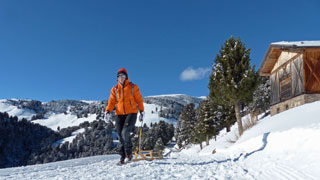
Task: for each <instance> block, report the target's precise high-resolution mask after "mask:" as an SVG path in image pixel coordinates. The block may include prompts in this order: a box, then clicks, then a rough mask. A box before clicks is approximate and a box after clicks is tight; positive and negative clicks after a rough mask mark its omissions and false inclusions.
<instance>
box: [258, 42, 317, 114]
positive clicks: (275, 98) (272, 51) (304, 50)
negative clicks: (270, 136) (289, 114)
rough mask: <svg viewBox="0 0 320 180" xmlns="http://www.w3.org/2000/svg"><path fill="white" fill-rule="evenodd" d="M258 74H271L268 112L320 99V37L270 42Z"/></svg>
mask: <svg viewBox="0 0 320 180" xmlns="http://www.w3.org/2000/svg"><path fill="white" fill-rule="evenodd" d="M259 74H260V76H270V80H271V108H270V111H271V115H274V114H277V113H279V112H282V111H285V110H287V109H290V108H293V107H296V106H299V105H302V104H305V103H310V102H314V101H317V100H320V41H299V42H277V43H271V44H270V46H269V49H268V51H267V53H266V55H265V57H264V59H263V61H262V64H261V66H260V69H259Z"/></svg>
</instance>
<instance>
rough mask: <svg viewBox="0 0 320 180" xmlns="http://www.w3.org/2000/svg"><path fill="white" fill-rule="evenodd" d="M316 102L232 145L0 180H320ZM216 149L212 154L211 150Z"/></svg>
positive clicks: (4, 174) (55, 166) (52, 167)
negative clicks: (121, 164) (146, 159)
mask: <svg viewBox="0 0 320 180" xmlns="http://www.w3.org/2000/svg"><path fill="white" fill-rule="evenodd" d="M319 112H320V102H314V103H311V104H306V105H303V106H300V107H297V108H294V109H290V110H288V111H286V112H283V113H281V114H278V115H275V116H272V117H270V116H269V117H266V118H264V119H262V120H260V121H259V122H258V124H257V125H256V126H254V127H252V128H251V129H249V130H247V131H246V132H245V133H244V134H243V136H241V138H240V139H238V141H237V142H236V143H231V141H234V140H235V137H236V136H235V132H236V131H237V128H236V127H237V126H236V125H235V126H233V127H232V132H230V133H227V134H226V133H224V132H223V133H221V135H220V136H219V137H218V140H217V141H214V140H211V141H210V145H209V146H206V147H204V149H203V150H200V148H199V145H194V146H191V147H189V148H188V149H184V150H181V151H180V152H172V153H170V155H169V156H168V157H166V158H165V159H162V160H154V161H140V162H133V163H130V164H127V165H124V166H116V165H115V164H116V162H117V161H118V160H119V156H118V155H105V156H95V157H88V158H81V159H75V160H68V161H63V162H55V163H48V164H42V165H33V166H26V167H17V168H7V169H0V179H68V180H69V179H117V180H120V179H179V180H180V179H237V180H241V179H246V180H247V179H249V180H250V179H265V180H270V179H277V180H281V179H294V180H296V179H301V180H316V179H320V171H319V167H320V143H319V137H320V118H319V116H318V115H319ZM214 149H216V153H215V154H212V151H213V150H214Z"/></svg>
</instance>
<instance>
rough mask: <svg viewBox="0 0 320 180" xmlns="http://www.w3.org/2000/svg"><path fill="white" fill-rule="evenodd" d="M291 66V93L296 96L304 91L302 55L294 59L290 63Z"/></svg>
mask: <svg viewBox="0 0 320 180" xmlns="http://www.w3.org/2000/svg"><path fill="white" fill-rule="evenodd" d="M291 68H292V95H293V96H297V95H299V94H302V93H304V70H303V69H304V68H303V56H302V55H301V56H299V57H298V58H296V59H294V60H293V61H292V64H291Z"/></svg>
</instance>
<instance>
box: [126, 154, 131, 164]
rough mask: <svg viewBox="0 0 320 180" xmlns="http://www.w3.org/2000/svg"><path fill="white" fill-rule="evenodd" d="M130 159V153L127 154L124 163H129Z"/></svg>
mask: <svg viewBox="0 0 320 180" xmlns="http://www.w3.org/2000/svg"><path fill="white" fill-rule="evenodd" d="M131 161H132V154H129V155H127V158H126V161H125V163H129V162H131Z"/></svg>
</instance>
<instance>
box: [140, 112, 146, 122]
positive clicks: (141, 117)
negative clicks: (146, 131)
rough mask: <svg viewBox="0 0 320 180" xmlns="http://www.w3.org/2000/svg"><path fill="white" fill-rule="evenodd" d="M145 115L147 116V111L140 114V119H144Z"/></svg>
mask: <svg viewBox="0 0 320 180" xmlns="http://www.w3.org/2000/svg"><path fill="white" fill-rule="evenodd" d="M144 116H145V112H144V111H142V112H140V116H139V121H140V122H142V121H143V119H144Z"/></svg>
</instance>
